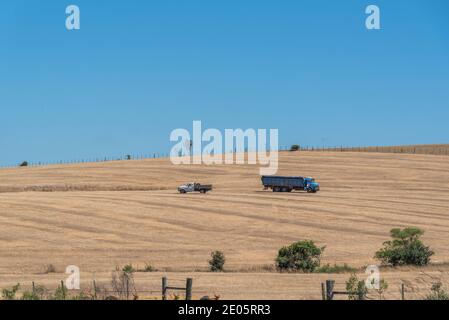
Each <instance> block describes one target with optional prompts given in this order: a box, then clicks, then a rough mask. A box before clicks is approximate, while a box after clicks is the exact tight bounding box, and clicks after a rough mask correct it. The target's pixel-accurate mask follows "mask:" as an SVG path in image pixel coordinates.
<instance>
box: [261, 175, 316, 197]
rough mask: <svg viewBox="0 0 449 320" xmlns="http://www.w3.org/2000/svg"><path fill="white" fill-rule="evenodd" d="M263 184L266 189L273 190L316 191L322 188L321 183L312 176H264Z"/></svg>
mask: <svg viewBox="0 0 449 320" xmlns="http://www.w3.org/2000/svg"><path fill="white" fill-rule="evenodd" d="M262 184H263V186H264V188H265V190H268V189H271V190H273V192H292V191H293V190H301V191H306V192H308V193H316V192H318V191H319V190H320V184H319V183H317V182H315V179H314V178H310V177H307V178H305V177H281V176H262Z"/></svg>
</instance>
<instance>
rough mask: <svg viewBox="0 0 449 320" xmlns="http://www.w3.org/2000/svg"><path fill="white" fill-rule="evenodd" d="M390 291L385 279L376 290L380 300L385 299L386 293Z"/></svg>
mask: <svg viewBox="0 0 449 320" xmlns="http://www.w3.org/2000/svg"><path fill="white" fill-rule="evenodd" d="M387 289H388V282H387V281H386V280H385V279H381V280H380V281H379V287H378V288H377V289H376V291H377V294H378V295H379V300H382V299H383V298H384V294H385V291H387Z"/></svg>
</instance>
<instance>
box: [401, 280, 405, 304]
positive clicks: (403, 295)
mask: <svg viewBox="0 0 449 320" xmlns="http://www.w3.org/2000/svg"><path fill="white" fill-rule="evenodd" d="M401 299H402V300H405V286H404V284H403V283H401Z"/></svg>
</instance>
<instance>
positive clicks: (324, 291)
mask: <svg viewBox="0 0 449 320" xmlns="http://www.w3.org/2000/svg"><path fill="white" fill-rule="evenodd" d="M321 298H322V299H323V300H326V287H325V284H324V282H321Z"/></svg>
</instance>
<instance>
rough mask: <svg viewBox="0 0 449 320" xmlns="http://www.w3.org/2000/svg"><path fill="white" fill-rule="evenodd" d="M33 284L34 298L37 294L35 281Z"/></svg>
mask: <svg viewBox="0 0 449 320" xmlns="http://www.w3.org/2000/svg"><path fill="white" fill-rule="evenodd" d="M32 284H33V296H34V295H35V294H36V286H35V285H34V281H33V282H32Z"/></svg>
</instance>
